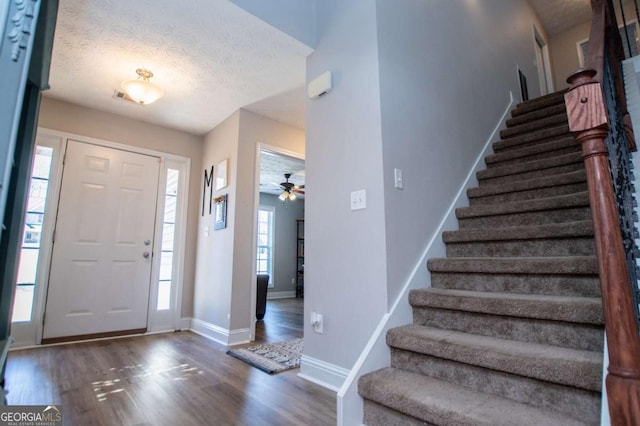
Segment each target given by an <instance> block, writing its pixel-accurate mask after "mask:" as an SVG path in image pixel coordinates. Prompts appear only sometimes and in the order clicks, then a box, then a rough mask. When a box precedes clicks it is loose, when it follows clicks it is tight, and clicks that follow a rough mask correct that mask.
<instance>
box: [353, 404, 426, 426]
mask: <svg viewBox="0 0 640 426" xmlns="http://www.w3.org/2000/svg"><path fill="white" fill-rule="evenodd" d="M364 424H365V425H367V426H401V425H402V426H435V425H433V424H432V423H427V422H424V421H422V420H419V419H416V418H415V417H411V416H407V415H405V414H402V413H400V412H399V411H395V410H392V409H390V408H387V407H384V406H382V405H380V404H377V403H375V402H373V401H370V400H368V399H366V398H365V399H364Z"/></svg>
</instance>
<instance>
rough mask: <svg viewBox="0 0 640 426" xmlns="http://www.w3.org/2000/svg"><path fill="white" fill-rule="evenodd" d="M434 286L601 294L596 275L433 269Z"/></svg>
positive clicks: (490, 290) (494, 290)
mask: <svg viewBox="0 0 640 426" xmlns="http://www.w3.org/2000/svg"><path fill="white" fill-rule="evenodd" d="M431 286H432V287H433V288H443V289H444V288H446V289H452V290H471V291H488V292H507V293H524V294H540V295H552V296H582V297H600V281H599V280H598V277H597V276H595V275H593V276H591V275H587V276H583V275H529V274H481V273H464V272H432V273H431Z"/></svg>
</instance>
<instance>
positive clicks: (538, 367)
mask: <svg viewBox="0 0 640 426" xmlns="http://www.w3.org/2000/svg"><path fill="white" fill-rule="evenodd" d="M506 126H507V127H506V129H504V130H502V131H501V132H500V135H501V140H500V141H498V142H494V143H493V144H492V146H493V149H494V152H495V153H494V154H491V155H488V156H486V157H485V164H486V165H487V168H486V169H484V170H481V171H479V172H477V174H476V177H477V179H478V186H477V187H475V188H470V189H468V190H467V196H468V198H469V207H462V208H458V209H456V211H455V214H456V218H457V220H458V230H450V231H445V232H444V233H443V235H442V238H443V242H444V243H445V245H446V257H444V258H434V259H429V261H428V262H427V267H428V270H429V271H430V274H431V287H430V288H424V289H418V290H412V291H411V292H410V295H409V303H410V304H411V306H412V309H413V324H409V325H406V326H402V327H397V328H394V329H391V330H389V331H388V333H387V344H388V346H389V347H390V351H391V366H390V367H389V368H385V369H382V370H379V371H375V372H372V373H369V374H366V375H364V376H362V377H361V378H360V381H359V392H360V394H361V396H362V397H363V399H364V401H365V410H364V411H365V412H364V422H365V424H367V425H372V426H373V425H388V424H407V425H413V424H416V425H418V424H420V425H424V424H429V425H465V424H468V425H478V424H486V425H500V424H505V425H507V424H508V425H513V424H519V425H522V424H535V425H539V424H544V425H553V424H561V425H570V424H598V423H599V414H600V399H601V396H600V391H601V383H602V357H603V355H602V348H603V325H602V322H603V319H602V301H601V298H600V286H599V280H598V267H597V263H596V258H595V244H594V239H593V238H594V237H593V232H594V231H593V224H592V222H591V211H590V206H589V193H588V190H587V185H586V174H585V171H584V163H583V160H582V157H581V153H580V146H579V144H578V143H577V142H575V141H574V140H573V137H572V136H571V134H570V133H569V129H568V125H567V122H566V111H565V109H564V99H563V92H559V93H554V94H550V95H547V96H544V97H542V98H539V99H535V100H532V101H527V102H524V103H521V104H519V105H517V106H516V108H515V109H513V110H512V114H511V118H510V119H509V120H507V122H506Z"/></svg>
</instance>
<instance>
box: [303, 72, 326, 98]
mask: <svg viewBox="0 0 640 426" xmlns="http://www.w3.org/2000/svg"><path fill="white" fill-rule="evenodd" d="M330 90H331V71H326V72H324V73H322V74H321V75H320V77H318V78H316V79H315V80H313V81H311V82H310V83H309V85H308V86H307V94H308V95H309V97H310V98H311V99H314V98H318V97H320V96H322V95H324V94H325V93H327V92H328V91H330Z"/></svg>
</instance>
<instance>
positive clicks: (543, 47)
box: [533, 25, 554, 96]
mask: <svg viewBox="0 0 640 426" xmlns="http://www.w3.org/2000/svg"><path fill="white" fill-rule="evenodd" d="M533 40H534V50H535V55H536V68H537V71H538V81H539V83H540V95H541V96H542V95H546V94H547V93H551V92H553V90H554V89H553V78H552V76H551V64H550V59H549V46H548V45H547V41H546V40H545V39H544V37H543V36H542V34H541V32H540V31H539V30H538V28H537V27H536V26H535V25H534V26H533Z"/></svg>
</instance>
